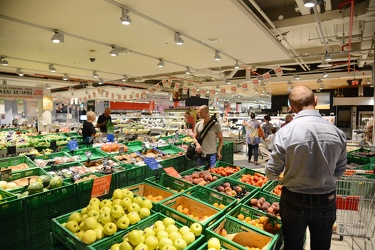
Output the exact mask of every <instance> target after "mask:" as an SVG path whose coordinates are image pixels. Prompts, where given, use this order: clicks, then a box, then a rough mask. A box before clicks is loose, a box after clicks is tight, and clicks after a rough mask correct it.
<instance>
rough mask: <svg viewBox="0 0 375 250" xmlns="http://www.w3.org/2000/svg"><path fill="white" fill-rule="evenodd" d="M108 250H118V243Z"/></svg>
mask: <svg viewBox="0 0 375 250" xmlns="http://www.w3.org/2000/svg"><path fill="white" fill-rule="evenodd" d="M109 250H120V243H116V244H113V245H112V246H111V248H110V249H109Z"/></svg>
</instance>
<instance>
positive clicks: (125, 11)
mask: <svg viewBox="0 0 375 250" xmlns="http://www.w3.org/2000/svg"><path fill="white" fill-rule="evenodd" d="M121 10H122V16H121V17H120V20H121V23H122V24H124V25H130V23H131V22H132V19H131V18H130V17H129V10H128V9H126V8H121Z"/></svg>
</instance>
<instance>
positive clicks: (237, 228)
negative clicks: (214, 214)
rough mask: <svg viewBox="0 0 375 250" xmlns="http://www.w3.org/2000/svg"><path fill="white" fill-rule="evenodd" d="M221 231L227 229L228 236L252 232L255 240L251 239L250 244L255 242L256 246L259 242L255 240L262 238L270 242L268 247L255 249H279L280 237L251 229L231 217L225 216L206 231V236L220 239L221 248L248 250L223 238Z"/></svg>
mask: <svg viewBox="0 0 375 250" xmlns="http://www.w3.org/2000/svg"><path fill="white" fill-rule="evenodd" d="M221 229H225V230H226V231H227V233H228V234H234V233H239V232H252V233H253V235H252V236H251V237H254V240H252V239H251V238H249V242H254V244H257V243H259V241H257V240H255V238H257V237H262V238H264V240H265V241H268V243H267V244H266V245H254V246H255V247H259V248H260V249H267V250H278V248H276V245H277V241H278V237H276V236H274V235H272V234H270V233H267V232H265V231H263V230H259V229H257V228H254V227H250V226H249V225H248V224H246V223H243V222H242V221H240V220H237V219H235V218H233V217H231V216H224V217H223V218H221V219H220V220H218V221H217V222H215V223H214V224H213V225H211V226H210V227H208V228H207V230H206V231H205V236H206V238H207V239H209V238H212V237H216V238H218V239H219V241H220V243H221V247H222V248H224V249H233V250H246V247H244V246H242V245H239V244H237V243H236V242H234V241H232V240H229V239H228V238H226V237H223V236H221V235H220V233H219V232H220V230H221ZM264 247H265V248H264Z"/></svg>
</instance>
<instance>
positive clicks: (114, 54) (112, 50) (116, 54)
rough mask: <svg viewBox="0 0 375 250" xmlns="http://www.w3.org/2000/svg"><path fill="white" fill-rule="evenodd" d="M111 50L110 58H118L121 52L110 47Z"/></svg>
mask: <svg viewBox="0 0 375 250" xmlns="http://www.w3.org/2000/svg"><path fill="white" fill-rule="evenodd" d="M111 48H112V49H111V51H109V54H110V55H111V56H118V55H119V54H120V52H121V50H120V49H119V48H116V47H115V46H112V47H111Z"/></svg>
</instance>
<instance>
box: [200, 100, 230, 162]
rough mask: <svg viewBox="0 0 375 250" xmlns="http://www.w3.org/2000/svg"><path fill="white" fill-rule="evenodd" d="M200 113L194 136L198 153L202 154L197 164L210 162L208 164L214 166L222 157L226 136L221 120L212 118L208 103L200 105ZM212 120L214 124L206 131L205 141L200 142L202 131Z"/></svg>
mask: <svg viewBox="0 0 375 250" xmlns="http://www.w3.org/2000/svg"><path fill="white" fill-rule="evenodd" d="M198 115H199V117H200V119H201V120H200V121H199V122H197V124H196V125H195V128H194V136H193V139H194V144H195V146H196V150H197V153H200V154H201V155H200V157H199V158H198V159H197V166H202V165H205V164H208V166H210V167H214V166H215V164H216V160H217V159H219V160H220V159H221V158H222V156H221V149H222V147H223V144H224V138H223V133H222V132H221V126H220V124H219V122H217V121H216V120H212V119H211V117H210V114H209V110H208V106H206V105H203V106H201V107H199V109H198ZM211 121H212V122H213V124H214V125H213V126H212V127H211V128H210V129H209V130H208V131H207V132H206V136H205V137H204V139H203V142H201V143H200V142H199V141H201V140H200V136H201V135H202V134H201V133H202V131H203V130H204V127H205V126H206V125H208V124H209V125H210V123H211ZM217 140H219V145H217Z"/></svg>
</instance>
